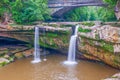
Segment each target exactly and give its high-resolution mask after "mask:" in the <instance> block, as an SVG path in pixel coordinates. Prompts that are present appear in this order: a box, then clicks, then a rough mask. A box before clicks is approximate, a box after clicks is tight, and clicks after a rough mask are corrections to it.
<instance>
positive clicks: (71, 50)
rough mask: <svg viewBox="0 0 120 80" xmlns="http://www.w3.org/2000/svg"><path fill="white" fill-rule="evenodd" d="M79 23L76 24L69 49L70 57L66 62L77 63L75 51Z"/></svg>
mask: <svg viewBox="0 0 120 80" xmlns="http://www.w3.org/2000/svg"><path fill="white" fill-rule="evenodd" d="M78 28H79V25H77V26H76V28H75V32H74V34H73V35H72V36H71V38H70V43H69V50H68V58H67V61H65V62H64V64H77V62H76V61H75V53H76V39H77V32H78Z"/></svg>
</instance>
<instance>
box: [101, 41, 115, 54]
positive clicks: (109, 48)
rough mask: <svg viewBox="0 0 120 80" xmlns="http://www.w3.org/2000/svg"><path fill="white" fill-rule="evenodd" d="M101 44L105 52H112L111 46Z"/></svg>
mask: <svg viewBox="0 0 120 80" xmlns="http://www.w3.org/2000/svg"><path fill="white" fill-rule="evenodd" d="M101 44H102V48H103V49H104V50H106V51H109V52H113V51H114V48H113V45H112V44H109V43H105V42H103V41H102V42H101Z"/></svg>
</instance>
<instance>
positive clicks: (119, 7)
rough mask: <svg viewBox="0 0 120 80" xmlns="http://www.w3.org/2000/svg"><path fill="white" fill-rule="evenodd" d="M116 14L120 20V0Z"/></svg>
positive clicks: (116, 7)
mask: <svg viewBox="0 0 120 80" xmlns="http://www.w3.org/2000/svg"><path fill="white" fill-rule="evenodd" d="M115 15H116V17H117V20H120V1H119V0H118V2H117V5H116V6H115Z"/></svg>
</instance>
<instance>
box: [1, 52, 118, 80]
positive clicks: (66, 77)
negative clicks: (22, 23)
mask: <svg viewBox="0 0 120 80" xmlns="http://www.w3.org/2000/svg"><path fill="white" fill-rule="evenodd" d="M32 60H33V58H27V59H20V60H16V61H15V62H13V63H11V64H9V65H6V66H4V67H2V68H0V80H101V79H104V78H107V77H110V76H111V75H113V74H115V73H117V72H118V70H116V69H114V68H111V67H109V66H107V65H103V64H100V63H93V62H88V61H82V60H78V64H77V65H75V66H68V65H64V64H63V62H64V61H65V60H66V56H63V55H61V54H51V55H48V56H47V61H42V62H41V63H38V64H31V61H32Z"/></svg>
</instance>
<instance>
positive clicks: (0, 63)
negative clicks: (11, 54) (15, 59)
mask: <svg viewBox="0 0 120 80" xmlns="http://www.w3.org/2000/svg"><path fill="white" fill-rule="evenodd" d="M9 62H10V61H9V60H8V59H5V58H0V66H4V65H6V64H8V63H9Z"/></svg>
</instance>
